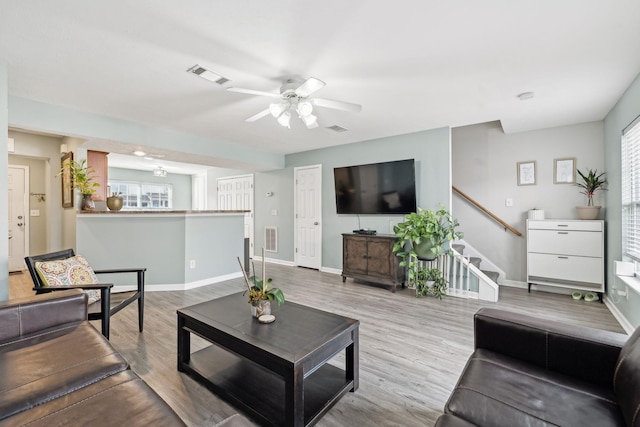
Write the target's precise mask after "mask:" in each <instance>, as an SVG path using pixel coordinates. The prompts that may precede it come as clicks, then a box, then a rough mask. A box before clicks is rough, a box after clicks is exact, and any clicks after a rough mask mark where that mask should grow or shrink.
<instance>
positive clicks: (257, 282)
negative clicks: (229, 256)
mask: <svg viewBox="0 0 640 427" xmlns="http://www.w3.org/2000/svg"><path fill="white" fill-rule="evenodd" d="M238 263H239V264H240V269H241V270H242V275H243V276H244V282H245V284H246V285H247V290H248V291H249V304H256V303H259V302H260V301H274V300H275V301H277V302H278V305H280V304H283V303H284V302H285V299H284V293H283V292H282V290H280V289H278V288H270V287H269V284H270V283H271V282H272V279H271V278H269V279H267V278H266V266H265V261H264V249H262V278H259V277H257V276H256V275H255V267H254V268H253V271H254V274H253V275H252V276H251V277H249V276H247V273H246V272H245V270H244V268H243V266H242V262H241V261H240V257H238Z"/></svg>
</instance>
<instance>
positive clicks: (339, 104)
mask: <svg viewBox="0 0 640 427" xmlns="http://www.w3.org/2000/svg"><path fill="white" fill-rule="evenodd" d="M310 101H311V103H312V104H313V105H317V106H318V107H326V108H335V109H336V110H344V111H353V112H354V113H359V112H360V111H362V105H360V104H352V103H350V102H344V101H334V100H332V99H322V98H312V99H310Z"/></svg>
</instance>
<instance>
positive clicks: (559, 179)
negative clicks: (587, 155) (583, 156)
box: [553, 157, 576, 184]
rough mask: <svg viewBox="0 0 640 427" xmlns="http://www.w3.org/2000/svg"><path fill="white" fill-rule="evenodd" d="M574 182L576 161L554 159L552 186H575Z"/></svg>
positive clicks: (573, 159) (572, 159)
mask: <svg viewBox="0 0 640 427" xmlns="http://www.w3.org/2000/svg"><path fill="white" fill-rule="evenodd" d="M575 182H576V159H575V158H573V157H572V158H568V159H554V160H553V183H554V184H575Z"/></svg>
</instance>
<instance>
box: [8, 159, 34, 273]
mask: <svg viewBox="0 0 640 427" xmlns="http://www.w3.org/2000/svg"><path fill="white" fill-rule="evenodd" d="M8 167H9V168H13V169H22V170H23V171H24V193H23V196H22V205H23V211H24V214H23V215H24V218H23V219H24V222H23V224H24V256H28V255H29V228H30V222H29V220H30V217H29V213H30V212H29V166H24V165H11V164H10V165H8ZM23 267H25V266H24V262H23ZM23 269H24V268H23Z"/></svg>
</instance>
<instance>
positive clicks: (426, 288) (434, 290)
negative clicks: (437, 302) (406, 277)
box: [415, 267, 448, 299]
mask: <svg viewBox="0 0 640 427" xmlns="http://www.w3.org/2000/svg"><path fill="white" fill-rule="evenodd" d="M447 285H448V284H447V280H446V279H445V277H444V276H443V274H442V271H440V270H439V269H437V268H428V267H425V268H418V269H416V274H415V287H416V296H417V297H423V296H425V295H433V296H436V297H438V298H440V299H442V297H443V296H444V295H445V294H446V291H447Z"/></svg>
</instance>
